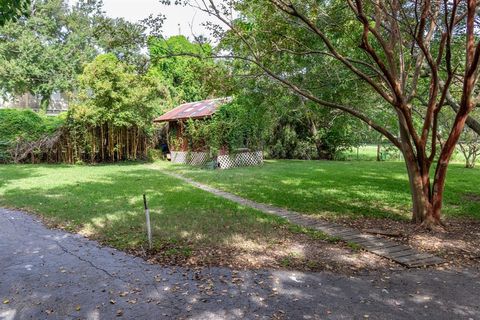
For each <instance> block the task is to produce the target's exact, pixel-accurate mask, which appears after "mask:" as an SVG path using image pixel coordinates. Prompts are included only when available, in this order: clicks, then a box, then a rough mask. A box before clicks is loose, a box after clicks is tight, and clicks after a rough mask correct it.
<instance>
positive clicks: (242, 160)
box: [217, 151, 263, 169]
mask: <svg viewBox="0 0 480 320" xmlns="http://www.w3.org/2000/svg"><path fill="white" fill-rule="evenodd" d="M217 162H218V166H219V168H220V169H229V168H235V167H248V166H258V165H261V164H262V163H263V152H262V151H253V152H240V153H235V154H228V155H222V156H218V158H217Z"/></svg>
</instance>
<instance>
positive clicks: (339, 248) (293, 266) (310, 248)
mask: <svg viewBox="0 0 480 320" xmlns="http://www.w3.org/2000/svg"><path fill="white" fill-rule="evenodd" d="M286 234H287V235H288V236H286V237H285V238H284V239H282V240H281V241H277V242H275V243H269V244H266V245H262V246H261V247H256V246H252V245H248V244H242V243H241V242H240V241H239V242H238V243H236V244H230V245H228V246H222V247H220V246H217V247H206V248H192V247H191V246H189V244H187V243H186V244H183V245H181V246H179V245H178V244H177V245H176V246H175V248H174V247H170V248H168V247H165V248H161V249H160V250H156V251H153V252H150V253H148V254H146V255H145V253H144V252H138V251H137V252H134V253H135V254H137V255H143V257H144V258H146V259H147V260H148V261H150V262H153V263H158V264H161V265H169V266H172V265H177V266H187V267H192V268H195V267H211V266H222V267H229V268H232V269H236V270H239V269H284V270H299V271H331V272H335V273H341V274H359V273H368V272H375V271H387V270H393V269H395V270H397V269H402V267H401V266H399V265H398V264H396V263H393V262H391V261H389V260H388V259H385V258H382V257H379V256H377V255H374V254H371V253H369V252H366V251H363V250H358V249H355V248H350V247H349V246H348V245H347V244H345V243H342V242H338V243H332V242H330V241H326V240H319V239H312V238H311V237H309V236H308V235H305V234H288V231H286ZM185 248H188V250H187V249H185Z"/></svg>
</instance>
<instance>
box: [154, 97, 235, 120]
mask: <svg viewBox="0 0 480 320" xmlns="http://www.w3.org/2000/svg"><path fill="white" fill-rule="evenodd" d="M229 101H230V98H218V99H210V100H203V101H196V102H189V103H184V104H181V105H179V106H178V107H176V108H175V109H173V110H170V111H168V112H167V113H165V114H163V115H162V116H160V117H158V118H156V119H154V120H153V121H154V122H164V121H173V120H182V119H201V118H207V117H210V116H211V115H212V114H214V113H215V111H217V110H218V108H219V107H220V106H221V105H223V104H225V103H228V102H229Z"/></svg>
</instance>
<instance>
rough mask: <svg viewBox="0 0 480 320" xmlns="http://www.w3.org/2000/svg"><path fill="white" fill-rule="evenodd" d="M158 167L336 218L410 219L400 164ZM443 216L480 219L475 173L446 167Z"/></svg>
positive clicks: (265, 200)
mask: <svg viewBox="0 0 480 320" xmlns="http://www.w3.org/2000/svg"><path fill="white" fill-rule="evenodd" d="M157 165H158V166H159V167H161V168H164V169H168V170H172V171H175V172H178V173H182V174H184V175H185V176H188V177H190V178H193V179H195V180H196V181H198V182H203V183H205V184H208V185H211V186H214V187H217V188H220V189H223V190H226V191H230V192H232V193H235V194H238V195H240V196H243V197H246V198H249V199H252V200H256V201H259V202H263V203H267V204H272V205H276V206H280V207H284V208H289V209H292V210H296V211H299V212H303V213H308V214H315V215H320V216H324V217H328V218H336V217H342V218H343V217H353V218H357V217H376V218H391V219H398V220H401V219H409V218H410V210H411V198H410V193H409V186H408V180H407V175H406V169H405V165H404V164H403V163H402V162H398V161H397V162H393V161H392V162H376V161H343V162H342V161H299V160H279V161H274V160H269V161H266V162H265V164H264V165H263V166H261V167H246V168H236V169H231V170H216V171H210V170H205V169H199V168H192V167H187V166H181V165H172V164H170V163H166V162H159V163H158V164H157ZM444 215H445V217H447V218H448V217H473V218H476V219H480V170H479V169H466V168H464V167H463V166H462V165H461V164H452V165H451V166H450V168H449V172H448V178H447V187H446V190H445V201H444Z"/></svg>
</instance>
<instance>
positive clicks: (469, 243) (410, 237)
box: [336, 218, 480, 269]
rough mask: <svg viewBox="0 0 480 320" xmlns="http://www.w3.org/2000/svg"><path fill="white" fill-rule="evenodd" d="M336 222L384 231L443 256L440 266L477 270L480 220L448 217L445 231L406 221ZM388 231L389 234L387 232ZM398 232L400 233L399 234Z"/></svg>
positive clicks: (390, 236)
mask: <svg viewBox="0 0 480 320" xmlns="http://www.w3.org/2000/svg"><path fill="white" fill-rule="evenodd" d="M336 222H337V223H341V224H343V225H346V226H349V227H352V228H356V229H358V230H361V231H363V232H366V233H369V232H373V233H377V234H378V232H379V231H381V232H382V233H385V234H383V235H381V236H382V237H385V238H390V239H392V240H396V241H398V242H401V243H403V244H406V245H409V246H411V247H412V248H414V249H417V250H419V251H423V252H428V253H431V254H434V255H436V256H438V257H441V258H444V259H445V260H446V261H447V263H445V264H443V265H440V266H438V268H440V269H445V268H452V267H455V268H456V267H472V268H476V269H480V221H479V220H473V219H459V218H455V219H453V218H452V219H448V220H445V221H444V223H445V225H446V228H445V230H432V231H429V230H425V229H423V228H419V227H418V226H417V225H415V224H413V223H410V222H406V221H392V220H387V219H367V218H365V219H357V220H351V219H340V220H336ZM388 233H391V235H387V234H388ZM398 233H399V234H398Z"/></svg>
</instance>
